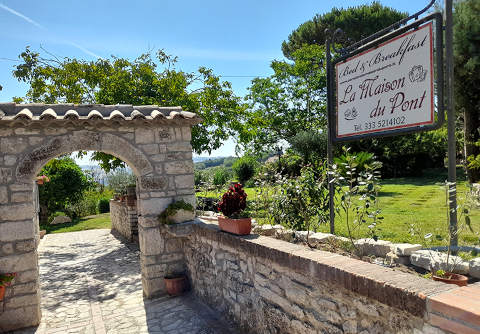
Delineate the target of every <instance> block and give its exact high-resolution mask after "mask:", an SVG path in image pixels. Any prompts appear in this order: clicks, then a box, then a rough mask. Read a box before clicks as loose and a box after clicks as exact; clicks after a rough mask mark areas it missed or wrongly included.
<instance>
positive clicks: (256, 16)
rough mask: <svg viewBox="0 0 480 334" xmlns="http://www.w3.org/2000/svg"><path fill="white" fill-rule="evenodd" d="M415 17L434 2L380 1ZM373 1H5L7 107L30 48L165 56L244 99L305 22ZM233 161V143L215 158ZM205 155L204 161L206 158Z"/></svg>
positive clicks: (1, 53)
mask: <svg viewBox="0 0 480 334" xmlns="http://www.w3.org/2000/svg"><path fill="white" fill-rule="evenodd" d="M380 2H381V3H382V4H383V5H386V6H390V7H393V8H395V9H398V10H401V11H405V12H408V13H413V12H416V11H417V10H419V9H421V7H423V6H424V5H425V4H426V3H427V2H428V1H422V2H418V1H411V0H409V1H398V0H396V1H380ZM369 3H371V1H357V0H350V1H333V0H322V1H319V0H300V1H292V0H289V1H288V0H261V1H259V0H242V1H228V0H223V1H221V0H211V1H209V0H204V1H198V0H197V1H193V0H190V1H182V0H176V1H172V0H156V1H153V0H150V1H146V0H137V1H125V0H115V1H113V0H103V1H99V0H95V1H94V0H82V1H65V0H62V1H57V0H44V1H38V0H23V1H18V0H0V85H1V86H3V90H2V91H0V102H9V101H11V100H12V98H13V97H14V96H20V97H23V96H25V93H26V91H27V89H28V86H27V85H26V84H24V83H20V82H18V81H17V80H16V79H15V78H13V76H12V70H13V67H14V66H15V64H17V63H18V55H19V54H20V53H21V52H22V51H24V50H25V47H26V46H30V48H31V49H32V50H35V51H41V50H42V49H44V50H46V51H47V52H49V53H51V54H53V55H55V56H57V57H60V58H62V57H75V58H80V59H85V60H95V59H96V58H99V57H101V58H108V57H110V56H112V55H114V56H117V57H125V58H130V59H134V58H136V57H137V56H139V55H140V54H142V53H145V52H148V51H151V50H157V49H164V50H165V51H166V52H167V53H169V54H172V55H175V56H178V57H179V63H178V68H180V69H182V70H184V71H187V72H191V71H195V70H197V69H198V67H200V66H206V67H209V68H212V69H213V71H214V72H215V74H217V75H221V76H222V78H223V79H224V80H228V81H230V82H231V83H232V86H233V89H234V91H235V93H236V94H237V95H239V96H244V95H245V94H246V92H247V88H248V86H249V84H250V81H251V80H252V79H253V77H256V76H269V75H271V74H272V72H271V70H270V67H269V65H270V63H271V61H272V60H274V59H283V55H282V52H281V44H282V42H283V41H284V40H286V39H287V38H288V35H289V34H290V33H291V32H292V31H293V30H294V29H296V28H297V27H298V26H299V25H300V24H301V23H303V22H305V21H307V20H309V19H311V18H312V17H313V16H314V15H315V14H317V13H319V14H323V13H325V12H328V11H330V10H331V8H333V7H350V6H358V5H362V4H369ZM228 155H234V142H233V140H229V141H228V142H227V143H225V145H224V146H222V147H221V148H220V149H218V150H216V151H214V152H212V156H228ZM202 156H205V155H202Z"/></svg>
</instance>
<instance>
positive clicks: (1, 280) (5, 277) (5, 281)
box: [0, 273, 17, 286]
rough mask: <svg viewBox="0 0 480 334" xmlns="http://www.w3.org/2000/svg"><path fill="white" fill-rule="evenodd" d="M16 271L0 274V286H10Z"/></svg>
mask: <svg viewBox="0 0 480 334" xmlns="http://www.w3.org/2000/svg"><path fill="white" fill-rule="evenodd" d="M15 276H17V273H6V274H0V286H10V284H12V281H13V279H14V278H15Z"/></svg>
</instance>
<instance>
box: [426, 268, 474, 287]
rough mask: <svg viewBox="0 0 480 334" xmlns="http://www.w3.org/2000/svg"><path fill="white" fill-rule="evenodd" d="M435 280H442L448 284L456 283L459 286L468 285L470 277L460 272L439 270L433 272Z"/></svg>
mask: <svg viewBox="0 0 480 334" xmlns="http://www.w3.org/2000/svg"><path fill="white" fill-rule="evenodd" d="M432 279H433V280H434V281H440V282H444V283H447V284H456V285H458V286H467V285H468V277H467V276H464V275H460V274H455V273H451V272H446V271H444V270H441V269H440V270H437V271H436V272H435V274H432Z"/></svg>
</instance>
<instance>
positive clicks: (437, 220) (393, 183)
mask: <svg viewBox="0 0 480 334" xmlns="http://www.w3.org/2000/svg"><path fill="white" fill-rule="evenodd" d="M457 174H458V179H459V180H461V179H464V176H463V172H462V170H461V169H458V170H457ZM446 177H447V175H446V171H444V170H429V171H427V172H425V173H424V175H423V176H422V177H418V178H413V177H411V178H396V179H386V180H382V181H381V185H382V188H381V192H380V199H379V207H380V209H382V216H383V217H384V220H383V222H381V223H380V224H378V227H379V230H378V233H377V235H378V236H379V238H380V239H383V240H391V241H393V242H410V243H423V242H424V238H423V236H424V235H425V234H427V233H432V234H433V236H434V237H433V238H432V239H433V242H432V245H444V244H445V241H441V240H438V239H437V238H436V237H437V236H442V237H443V238H445V237H446V236H447V227H446V225H447V222H446V216H447V210H446V205H445V190H444V188H443V182H444V180H445V179H446ZM466 189H467V188H466V183H465V181H459V182H458V185H457V192H458V197H459V204H461V203H462V196H463V195H464V194H465V191H466ZM245 191H246V192H247V195H248V199H249V200H253V199H255V188H246V189H245ZM220 195H221V193H217V194H216V193H215V192H209V193H208V194H207V196H209V197H217V198H218V197H219V196H220ZM197 196H205V194H204V193H197ZM260 215H261V213H260ZM470 217H471V221H472V225H473V228H474V232H475V233H472V232H470V231H468V229H464V231H463V232H462V233H461V234H460V237H459V243H460V244H464V245H465V244H466V245H479V244H480V240H479V236H480V235H479V231H480V210H478V209H477V210H474V211H473V212H472V213H471V216H470ZM257 220H259V221H260V222H262V219H261V218H259V219H257ZM412 224H414V225H415V228H416V230H417V234H416V235H411V234H410V225H412ZM329 230H330V228H329V226H327V225H323V226H321V227H320V231H321V232H329ZM367 230H368V228H367V227H366V226H364V227H363V228H361V229H360V230H359V231H358V232H357V233H356V234H357V237H366V236H367ZM335 231H336V234H338V235H343V236H346V235H347V228H346V224H345V215H341V216H336V219H335Z"/></svg>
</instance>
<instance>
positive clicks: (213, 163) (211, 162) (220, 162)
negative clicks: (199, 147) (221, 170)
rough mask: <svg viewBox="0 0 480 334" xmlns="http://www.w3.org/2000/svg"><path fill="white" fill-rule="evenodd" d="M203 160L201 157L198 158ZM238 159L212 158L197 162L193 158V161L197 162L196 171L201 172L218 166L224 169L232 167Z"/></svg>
mask: <svg viewBox="0 0 480 334" xmlns="http://www.w3.org/2000/svg"><path fill="white" fill-rule="evenodd" d="M197 158H201V157H197ZM236 159H237V158H235V157H210V158H206V159H205V158H203V159H202V160H198V161H195V158H193V161H194V162H195V169H196V170H201V169H206V168H211V167H217V166H224V167H227V168H228V167H231V166H232V164H233V162H234V161H235V160H236Z"/></svg>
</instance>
